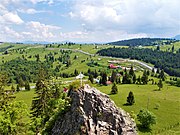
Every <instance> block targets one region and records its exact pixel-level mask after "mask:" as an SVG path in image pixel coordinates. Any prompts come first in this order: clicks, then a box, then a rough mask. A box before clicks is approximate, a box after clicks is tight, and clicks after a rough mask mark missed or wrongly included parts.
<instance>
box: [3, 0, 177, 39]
mask: <svg viewBox="0 0 180 135" xmlns="http://www.w3.org/2000/svg"><path fill="white" fill-rule="evenodd" d="M179 5H180V0H0V41H4V42H14V41H16V42H20V41H50V42H60V41H72V42H109V41H116V40H123V39H130V38H140V37H168V38H169V37H174V36H175V35H178V34H180V8H179Z"/></svg>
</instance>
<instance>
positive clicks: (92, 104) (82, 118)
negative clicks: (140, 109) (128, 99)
mask: <svg viewBox="0 0 180 135" xmlns="http://www.w3.org/2000/svg"><path fill="white" fill-rule="evenodd" d="M70 97H71V99H72V104H71V108H70V110H69V111H68V112H66V113H65V114H64V115H63V116H60V117H59V118H58V119H57V120H56V122H55V125H54V127H53V129H52V134H53V135H136V134H137V132H136V124H135V122H134V120H133V119H131V118H130V115H129V114H128V113H127V112H125V111H124V110H122V109H121V108H117V107H116V105H115V104H114V102H113V101H112V100H111V99H110V98H109V97H108V96H107V95H106V94H103V93H101V92H100V91H98V90H97V89H96V88H91V87H90V86H89V85H87V84H86V85H85V86H84V88H80V89H78V90H75V91H71V92H70Z"/></svg>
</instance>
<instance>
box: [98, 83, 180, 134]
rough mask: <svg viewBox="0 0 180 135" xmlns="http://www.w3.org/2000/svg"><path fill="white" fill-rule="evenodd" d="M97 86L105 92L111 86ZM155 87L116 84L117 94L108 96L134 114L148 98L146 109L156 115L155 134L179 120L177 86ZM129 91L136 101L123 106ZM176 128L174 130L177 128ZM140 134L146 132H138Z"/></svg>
mask: <svg viewBox="0 0 180 135" xmlns="http://www.w3.org/2000/svg"><path fill="white" fill-rule="evenodd" d="M97 88H98V89H99V90H101V91H102V92H104V93H106V94H109V93H110V90H111V86H102V87H97ZM157 89H158V87H157V86H156V85H133V84H132V85H118V90H119V92H118V94H116V95H110V98H111V99H112V100H114V102H115V103H116V105H117V106H118V107H121V108H123V109H124V110H126V111H127V112H131V111H134V113H135V114H137V113H138V112H139V110H140V109H142V108H147V102H148V98H149V106H148V109H149V110H150V111H152V112H153V113H154V114H155V115H156V116H157V125H155V126H153V127H152V133H153V134H155V133H157V132H161V130H163V129H164V130H165V128H168V127H170V126H171V125H174V124H176V123H178V122H180V117H179V114H180V110H179V109H180V90H179V88H178V87H174V86H168V85H164V88H163V89H162V90H161V91H157ZM129 91H132V92H133V93H134V96H135V102H136V103H135V104H134V105H133V106H124V105H123V104H124V103H126V97H127V96H128V93H129ZM156 104H159V105H160V107H159V109H158V110H156V109H154V107H155V105H156ZM137 123H138V122H137ZM176 128H177V127H176ZM176 128H175V130H177V129H176ZM171 131H174V129H173V128H172V129H171ZM168 132H169V131H168ZM177 132H178V131H177ZM177 132H176V133H177ZM178 133H179V132H178ZM140 134H148V133H146V132H145V133H143V132H140Z"/></svg>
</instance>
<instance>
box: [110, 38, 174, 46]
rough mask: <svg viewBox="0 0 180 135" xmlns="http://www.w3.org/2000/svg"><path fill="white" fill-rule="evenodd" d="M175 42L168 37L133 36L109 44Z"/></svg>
mask: <svg viewBox="0 0 180 135" xmlns="http://www.w3.org/2000/svg"><path fill="white" fill-rule="evenodd" d="M174 42H176V40H175V39H170V38H135V39H129V40H121V41H115V42H110V43H108V44H110V45H119V46H150V45H164V44H170V43H174Z"/></svg>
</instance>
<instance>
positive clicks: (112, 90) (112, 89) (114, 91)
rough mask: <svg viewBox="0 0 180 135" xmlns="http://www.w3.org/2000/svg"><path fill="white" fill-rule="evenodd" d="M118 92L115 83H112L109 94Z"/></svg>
mask: <svg viewBox="0 0 180 135" xmlns="http://www.w3.org/2000/svg"><path fill="white" fill-rule="evenodd" d="M117 93H118V88H117V86H116V83H113V86H112V88H111V94H117Z"/></svg>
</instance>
